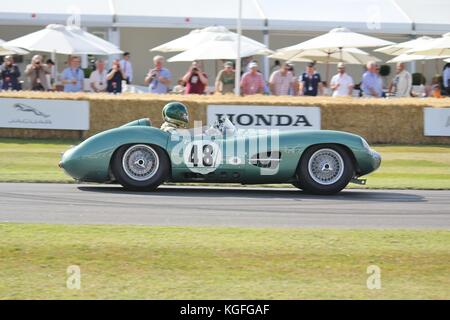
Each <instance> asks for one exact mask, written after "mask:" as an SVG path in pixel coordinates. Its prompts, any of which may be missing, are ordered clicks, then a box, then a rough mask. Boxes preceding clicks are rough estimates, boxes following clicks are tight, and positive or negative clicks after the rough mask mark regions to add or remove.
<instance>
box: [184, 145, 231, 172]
mask: <svg viewBox="0 0 450 320" xmlns="http://www.w3.org/2000/svg"><path fill="white" fill-rule="evenodd" d="M183 158H184V163H185V164H186V166H187V167H188V168H189V169H190V170H191V171H192V172H196V173H202V174H204V173H209V172H213V171H214V170H216V169H217V167H218V166H219V165H220V163H221V160H222V151H221V149H220V146H219V145H218V144H217V143H216V142H214V141H211V140H194V141H192V142H190V143H188V144H187V145H186V146H185V149H184V153H183Z"/></svg>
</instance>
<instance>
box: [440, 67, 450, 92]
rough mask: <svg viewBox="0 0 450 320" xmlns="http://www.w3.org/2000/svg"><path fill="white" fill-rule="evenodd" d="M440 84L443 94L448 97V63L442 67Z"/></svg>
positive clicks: (449, 73) (449, 89)
mask: <svg viewBox="0 0 450 320" xmlns="http://www.w3.org/2000/svg"><path fill="white" fill-rule="evenodd" d="M442 82H443V85H444V90H445V93H446V94H447V95H449V96H450V63H446V64H445V66H444V69H443V71H442Z"/></svg>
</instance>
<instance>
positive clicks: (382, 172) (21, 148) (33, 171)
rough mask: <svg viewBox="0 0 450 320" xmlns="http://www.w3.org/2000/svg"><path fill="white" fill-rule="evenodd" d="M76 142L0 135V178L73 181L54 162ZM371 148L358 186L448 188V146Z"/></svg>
mask: <svg viewBox="0 0 450 320" xmlns="http://www.w3.org/2000/svg"><path fill="white" fill-rule="evenodd" d="M77 143H78V142H77V141H56V140H21V139H5V138H4V139H0V181H1V182H73V179H71V178H70V177H68V176H67V175H65V174H64V173H63V171H62V170H60V169H59V168H58V167H57V165H58V162H59V159H60V153H61V152H63V151H65V150H67V149H68V148H69V146H70V145H72V144H77ZM374 148H375V149H376V150H377V151H379V152H380V153H381V156H382V157H383V161H382V165H381V168H380V169H379V170H378V171H376V172H375V173H373V174H370V175H369V176H367V179H368V184H367V186H364V187H362V188H378V189H379V188H384V189H450V146H422V145H419V146H391V145H379V146H374ZM272 186H273V185H272ZM282 186H284V187H286V186H290V185H282ZM350 186H351V187H353V188H355V187H357V188H361V186H357V185H350Z"/></svg>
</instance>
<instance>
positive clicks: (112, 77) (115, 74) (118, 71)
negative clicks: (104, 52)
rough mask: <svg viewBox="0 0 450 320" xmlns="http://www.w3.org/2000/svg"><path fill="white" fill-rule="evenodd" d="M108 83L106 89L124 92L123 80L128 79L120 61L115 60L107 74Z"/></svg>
mask: <svg viewBox="0 0 450 320" xmlns="http://www.w3.org/2000/svg"><path fill="white" fill-rule="evenodd" d="M106 80H107V85H106V91H108V92H110V93H122V80H126V77H125V74H124V73H123V70H122V68H120V61H119V60H118V59H116V60H114V61H113V63H112V67H111V69H109V71H108V74H107V75H106Z"/></svg>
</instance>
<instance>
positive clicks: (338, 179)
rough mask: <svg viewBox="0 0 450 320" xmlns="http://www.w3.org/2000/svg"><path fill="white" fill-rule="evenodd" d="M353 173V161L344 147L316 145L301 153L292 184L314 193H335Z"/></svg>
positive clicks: (342, 187) (344, 185) (347, 181)
mask: <svg viewBox="0 0 450 320" xmlns="http://www.w3.org/2000/svg"><path fill="white" fill-rule="evenodd" d="M353 175H354V165H353V161H352V158H351V156H350V154H349V153H348V151H347V150H346V149H345V148H343V147H341V146H338V145H332V144H330V145H325V144H324V145H317V146H312V147H311V148H309V149H307V150H306V151H305V152H304V153H303V155H302V157H301V159H300V164H299V166H298V168H297V179H298V181H297V182H296V183H295V184H294V185H295V186H297V187H299V188H300V189H303V190H304V191H306V192H310V193H314V194H335V193H338V192H339V191H341V190H342V189H344V188H345V187H346V186H347V185H348V183H349V182H350V180H351V179H352V177H353Z"/></svg>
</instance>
